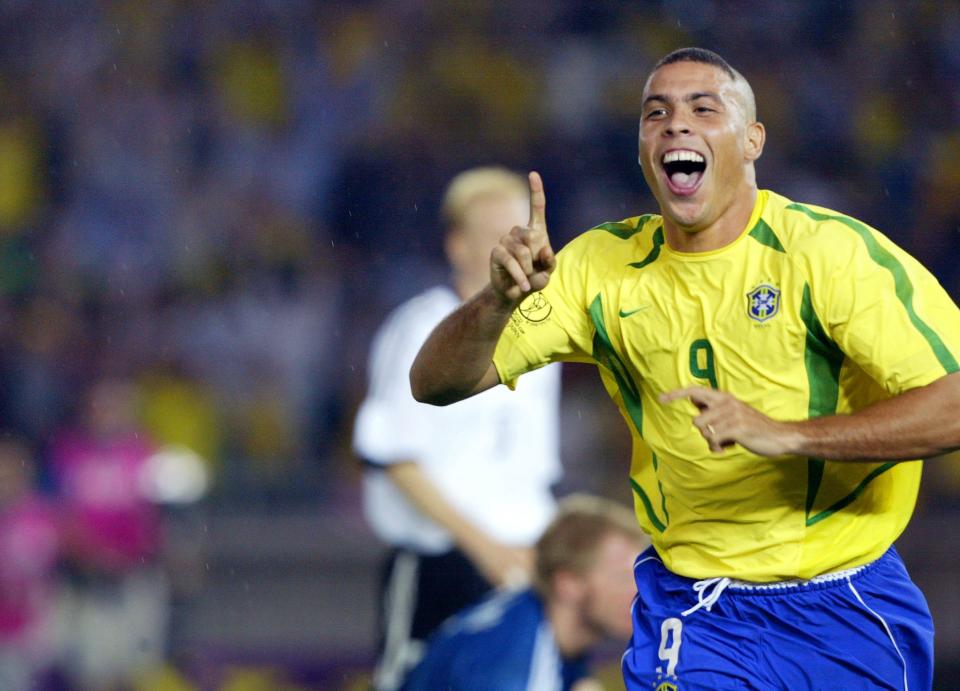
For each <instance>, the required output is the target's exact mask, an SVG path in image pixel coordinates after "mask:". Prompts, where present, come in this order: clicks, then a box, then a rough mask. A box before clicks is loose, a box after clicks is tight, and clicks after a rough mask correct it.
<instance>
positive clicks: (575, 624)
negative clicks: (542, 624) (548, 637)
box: [544, 600, 600, 659]
mask: <svg viewBox="0 0 960 691" xmlns="http://www.w3.org/2000/svg"><path fill="white" fill-rule="evenodd" d="M544 606H545V608H546V612H547V620H548V621H549V622H550V628H551V629H552V630H553V639H554V640H555V641H556V643H557V648H558V649H559V650H560V655H561V656H562V657H564V658H567V659H570V658H575V657H579V656H580V655H582V654H583V653H585V652H587V650H589V649H590V648H591V647H593V646H594V645H595V644H596V643H598V642H599V641H600V635H599V634H598V633H597V632H596V631H594V629H593V628H592V627H590V626H589V625H588V624H587V622H585V621H584V620H583V617H582V615H581V613H580V610H579V608H577V607H575V606H573V605H570V604H565V603H562V602H557V601H556V600H554V601H547V603H546V604H545V605H544Z"/></svg>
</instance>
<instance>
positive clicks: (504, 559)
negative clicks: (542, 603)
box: [386, 461, 533, 587]
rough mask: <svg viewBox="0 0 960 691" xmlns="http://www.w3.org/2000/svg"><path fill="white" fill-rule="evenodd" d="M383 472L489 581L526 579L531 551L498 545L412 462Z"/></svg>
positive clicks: (501, 582) (500, 582)
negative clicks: (444, 531)
mask: <svg viewBox="0 0 960 691" xmlns="http://www.w3.org/2000/svg"><path fill="white" fill-rule="evenodd" d="M386 473H387V475H388V476H389V477H390V480H391V481H392V482H393V484H394V485H396V487H397V489H399V490H400V491H401V492H402V493H403V494H404V496H406V497H407V499H408V500H409V501H410V503H412V504H413V505H414V506H416V507H417V509H419V510H420V512H421V513H422V514H424V515H425V516H427V517H428V518H430V519H432V520H433V521H434V522H435V523H438V524H439V525H441V526H443V527H444V528H445V529H446V530H447V532H448V533H450V536H451V537H452V538H453V541H454V542H455V543H456V544H457V546H458V547H459V548H460V549H461V550H462V551H463V553H464V554H466V555H467V557H468V558H469V559H470V561H471V562H472V563H473V565H474V566H476V567H477V570H479V571H480V572H481V573H482V574H483V576H484V577H485V578H486V579H487V580H488V581H489V582H490V583H491V584H493V585H495V586H498V587H499V586H504V585H517V584H520V583H524V582H526V581H527V580H529V578H530V574H531V572H532V570H533V552H532V550H531V549H529V548H526V547H513V546H509V545H505V544H502V543H500V542H498V541H496V540H494V539H493V538H491V537H490V536H489V535H487V534H486V533H485V532H484V531H482V530H480V528H478V527H477V526H476V525H474V524H473V523H471V522H470V521H469V520H468V519H467V518H465V517H464V516H463V514H461V513H460V512H459V511H458V510H457V509H456V507H454V506H453V505H452V504H451V503H450V502H449V501H448V500H447V499H446V497H444V496H443V494H441V492H440V490H439V489H438V488H437V486H436V485H435V484H434V483H433V482H432V481H431V480H430V478H429V477H427V474H426V473H424V472H423V469H422V468H421V467H420V466H419V465H418V464H417V463H416V462H414V461H406V462H402V463H394V464H391V465H390V466H388V467H387V468H386Z"/></svg>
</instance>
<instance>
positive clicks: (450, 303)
mask: <svg viewBox="0 0 960 691" xmlns="http://www.w3.org/2000/svg"><path fill="white" fill-rule="evenodd" d="M459 304H460V301H459V299H458V298H457V294H456V293H454V292H453V290H451V289H450V288H448V287H446V286H436V287H433V288H430V289H428V290H425V291H424V292H422V293H420V294H419V295H416V296H414V297H412V298H410V299H409V300H407V301H406V302H404V303H402V304H400V305H399V306H398V307H396V308H394V310H393V311H392V312H390V314H388V315H387V318H386V319H385V320H384V321H383V324H382V325H381V327H380V331H381V332H382V331H389V330H391V329H398V328H408V327H409V326H410V325H416V324H424V323H427V324H429V323H433V324H436V323H437V322H439V321H440V320H441V319H443V318H444V317H445V316H446V315H448V314H449V313H450V312H452V311H453V310H454V309H456V307H457V305H459Z"/></svg>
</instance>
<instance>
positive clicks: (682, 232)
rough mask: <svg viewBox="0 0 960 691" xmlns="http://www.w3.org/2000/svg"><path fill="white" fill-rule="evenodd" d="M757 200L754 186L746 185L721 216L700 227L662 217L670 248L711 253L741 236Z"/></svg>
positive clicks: (679, 250)
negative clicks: (696, 227)
mask: <svg viewBox="0 0 960 691" xmlns="http://www.w3.org/2000/svg"><path fill="white" fill-rule="evenodd" d="M756 202H757V188H756V186H755V185H750V184H745V186H744V188H743V189H742V190H741V191H740V192H738V193H737V194H736V195H735V196H734V198H733V201H731V203H730V205H729V206H727V208H725V209H723V210H722V212H721V213H720V215H719V216H718V217H717V218H716V219H715V220H714V221H712V222H711V223H710V224H709V225H706V226H704V227H702V228H699V229H694V228H684V227H683V226H681V225H680V224H678V223H677V222H676V221H674V220H673V219H670V218H668V217H666V216H664V218H663V230H664V233H665V235H666V240H667V243H668V244H669V245H670V249H674V250H677V251H678V252H709V251H711V250H717V249H720V248H721V247H726V246H727V245H729V244H730V243H731V242H733V241H734V240H736V239H737V238H738V237H740V235H741V233H743V231H744V229H745V228H746V227H747V223H749V221H750V216H751V215H753V208H754V206H755V205H756Z"/></svg>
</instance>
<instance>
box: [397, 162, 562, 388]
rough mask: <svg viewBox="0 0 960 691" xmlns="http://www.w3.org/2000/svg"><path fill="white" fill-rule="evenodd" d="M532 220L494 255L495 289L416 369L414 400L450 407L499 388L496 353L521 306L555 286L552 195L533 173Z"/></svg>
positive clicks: (433, 338)
mask: <svg viewBox="0 0 960 691" xmlns="http://www.w3.org/2000/svg"><path fill="white" fill-rule="evenodd" d="M529 179H530V220H529V222H528V224H527V225H526V226H514V227H513V228H512V229H511V230H510V232H509V233H508V234H507V235H504V236H503V237H502V238H500V244H498V245H497V246H496V247H494V248H493V251H492V252H491V253H490V283H489V284H488V285H487V287H486V288H484V289H483V290H481V291H480V292H479V293H477V294H476V295H475V296H473V297H472V298H471V299H469V300H467V302H465V303H464V304H463V305H461V306H460V307H459V308H458V309H457V310H456V311H454V312H453V313H452V314H451V315H450V316H448V317H447V318H446V319H444V320H443V321H442V322H440V324H439V325H438V326H437V328H436V329H434V331H433V333H431V334H430V336H429V338H427V341H426V342H425V343H424V344H423V347H422V348H421V349H420V352H419V353H418V354H417V358H416V360H414V363H413V367H411V368H410V387H411V389H412V391H413V397H414V398H416V399H417V400H418V401H420V402H422V403H432V404H434V405H447V404H449V403H455V402H457V401H460V400H463V399H464V398H469V397H470V396H473V395H474V394H478V393H480V392H481V391H485V390H487V389H489V388H490V387H491V386H494V385H495V384H498V383H499V381H500V380H499V377H498V375H497V371H496V369H495V368H494V366H493V352H494V350H495V349H496V347H497V341H498V340H499V339H500V334H501V333H502V332H503V329H504V328H505V327H506V325H507V322H508V321H509V320H510V315H511V314H512V313H513V311H514V309H516V307H517V305H519V304H520V302H521V301H522V300H523V299H524V298H525V297H526V296H527V295H529V294H530V293H532V292H535V291H538V290H542V289H543V288H545V287H546V285H547V283H548V282H549V280H550V274H551V273H552V272H553V269H554V267H555V266H556V258H555V257H554V254H553V249H552V248H551V247H550V238H549V236H548V235H547V220H546V207H547V201H546V195H545V194H544V190H543V181H542V180H541V179H540V175H539V173H535V172H534V173H530V176H529Z"/></svg>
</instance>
